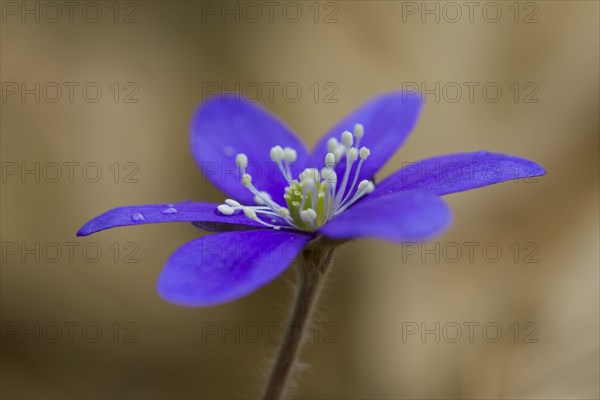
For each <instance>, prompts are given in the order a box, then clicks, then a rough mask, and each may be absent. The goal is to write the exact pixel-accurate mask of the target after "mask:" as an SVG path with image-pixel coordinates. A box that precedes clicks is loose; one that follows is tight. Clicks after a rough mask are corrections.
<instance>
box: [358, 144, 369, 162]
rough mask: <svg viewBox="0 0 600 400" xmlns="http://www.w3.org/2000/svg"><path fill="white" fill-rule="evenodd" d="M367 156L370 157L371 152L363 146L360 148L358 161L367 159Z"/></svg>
mask: <svg viewBox="0 0 600 400" xmlns="http://www.w3.org/2000/svg"><path fill="white" fill-rule="evenodd" d="M369 155H371V150H369V149H368V148H366V147H364V146H363V147H361V148H360V159H361V160H363V161H364V160H366V159H367V157H369Z"/></svg>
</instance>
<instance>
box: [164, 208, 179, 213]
mask: <svg viewBox="0 0 600 400" xmlns="http://www.w3.org/2000/svg"><path fill="white" fill-rule="evenodd" d="M161 212H162V213H163V214H177V210H176V209H175V208H173V207H169V208H166V209H164V210H162V211H161Z"/></svg>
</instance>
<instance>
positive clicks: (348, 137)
mask: <svg viewBox="0 0 600 400" xmlns="http://www.w3.org/2000/svg"><path fill="white" fill-rule="evenodd" d="M353 143H354V137H353V136H352V134H351V133H350V132H348V131H344V133H342V144H343V145H344V146H346V148H347V149H349V148H350V147H352V144H353Z"/></svg>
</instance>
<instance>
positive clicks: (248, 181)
mask: <svg viewBox="0 0 600 400" xmlns="http://www.w3.org/2000/svg"><path fill="white" fill-rule="evenodd" d="M251 184H252V177H251V176H250V174H244V175H242V185H244V186H246V187H248V186H250V185H251Z"/></svg>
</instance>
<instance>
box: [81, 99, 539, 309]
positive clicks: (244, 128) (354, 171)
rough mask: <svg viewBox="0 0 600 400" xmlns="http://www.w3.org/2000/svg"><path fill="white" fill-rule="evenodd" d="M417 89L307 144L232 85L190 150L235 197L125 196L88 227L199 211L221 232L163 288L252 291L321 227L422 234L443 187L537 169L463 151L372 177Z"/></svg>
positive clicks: (204, 298) (199, 125) (205, 294)
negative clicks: (126, 202) (132, 199)
mask: <svg viewBox="0 0 600 400" xmlns="http://www.w3.org/2000/svg"><path fill="white" fill-rule="evenodd" d="M421 104H422V101H421V98H420V97H419V96H416V95H411V94H408V93H402V92H394V93H389V94H385V95H382V96H379V97H376V98H374V99H372V100H370V101H369V102H367V103H366V104H364V105H363V106H362V107H360V108H359V109H357V110H355V111H354V112H353V113H351V114H350V115H349V116H347V117H346V118H344V119H343V120H342V121H341V122H339V123H338V124H337V125H335V126H334V127H333V128H332V129H331V130H330V131H329V132H328V133H327V134H325V136H324V137H323V138H322V139H321V141H319V143H318V144H317V145H316V147H315V149H314V150H313V151H312V152H309V151H308V150H307V148H306V147H305V145H304V144H303V143H302V142H301V141H300V140H299V139H298V138H297V137H296V136H294V134H293V133H292V132H291V131H290V130H289V129H288V128H287V127H286V126H285V125H284V124H283V123H282V122H280V121H279V120H278V119H277V118H275V117H274V116H272V115H271V114H270V113H268V112H267V111H265V110H264V109H262V108H261V107H259V106H257V105H255V104H253V103H251V102H249V101H247V100H244V99H240V98H239V97H238V96H236V95H225V94H221V95H217V96H214V97H212V98H211V99H209V100H208V101H206V102H205V103H204V104H203V105H202V106H201V107H200V108H199V109H198V111H197V112H196V114H195V115H194V117H193V121H192V126H191V147H192V153H193V155H194V157H195V159H196V161H197V162H198V164H199V165H200V167H201V168H202V170H203V172H204V173H205V175H206V176H207V177H208V178H209V179H210V180H211V181H212V183H213V184H214V185H215V186H217V187H218V188H219V189H221V190H222V191H223V192H224V193H226V194H227V195H228V196H229V197H230V198H229V199H227V200H226V201H225V203H224V204H221V205H217V204H210V203H199V202H182V203H173V204H153V205H139V206H127V207H119V208H115V209H113V210H110V211H108V212H106V213H104V214H102V215H99V216H98V217H96V218H94V219H92V220H91V221H89V222H88V223H86V224H85V225H84V226H83V227H82V228H81V229H80V230H79V232H78V233H77V234H78V235H79V236H86V235H90V234H92V233H95V232H98V231H101V230H104V229H108V228H113V227H117V226H128V225H141V224H149V223H159V222H192V223H193V224H194V225H196V226H198V227H202V228H204V229H206V230H209V231H213V232H218V233H216V234H212V235H208V236H204V237H201V238H198V239H195V240H192V241H191V242H189V243H187V244H185V245H183V246H182V247H181V248H179V249H178V250H177V251H175V253H174V254H173V255H172V256H171V257H170V258H169V260H168V261H167V263H166V266H165V268H164V270H163V271H162V273H161V275H160V278H159V281H158V292H159V294H160V295H161V296H162V297H163V298H164V299H166V300H167V301H170V302H172V303H175V304H179V305H184V306H209V305H215V304H220V303H225V302H228V301H231V300H235V299H237V298H240V297H242V296H245V295H247V294H249V293H251V292H253V291H254V290H256V289H258V288H259V287H261V286H263V285H265V284H267V283H268V282H270V281H272V280H273V279H275V278H276V277H277V276H279V275H280V274H281V273H283V271H284V270H285V269H286V268H287V267H288V265H289V264H290V263H291V262H292V261H293V259H294V258H295V257H296V256H297V255H298V254H299V253H300V251H301V250H302V248H303V246H305V245H306V244H307V243H308V242H310V241H311V240H313V239H315V238H316V237H326V238H329V239H331V240H333V241H345V240H350V239H355V238H360V237H370V238H379V239H385V240H391V241H396V242H405V241H422V240H426V239H429V238H432V237H433V236H434V235H437V234H439V233H440V232H442V231H443V230H445V229H446V228H447V227H448V226H449V225H450V222H451V214H450V211H449V209H448V207H447V206H446V204H445V203H444V201H443V200H442V199H441V197H440V196H442V195H445V194H449V193H455V192H461V191H464V190H469V189H474V188H478V187H481V186H486V185H491V184H494V183H498V182H503V181H507V180H511V179H518V178H525V177H532V176H539V175H543V174H544V173H545V170H544V168H542V167H541V166H540V165H538V164H536V163H534V162H532V161H528V160H526V159H523V158H519V157H515V156H510V155H504V154H497V153H488V152H485V151H479V152H473V153H458V154H450V155H445V156H438V157H434V158H429V159H425V160H422V161H419V162H416V163H414V164H410V165H408V166H406V167H404V168H402V169H400V170H398V171H396V172H394V173H393V174H391V175H390V176H389V177H387V178H386V179H384V180H383V181H381V182H380V183H378V184H375V183H374V175H375V173H376V172H377V171H378V170H379V169H380V168H381V167H382V166H383V165H384V164H385V162H386V161H387V160H388V159H389V158H390V157H391V156H392V154H394V152H395V151H396V150H397V149H398V147H400V145H402V143H403V142H404V140H405V139H406V137H407V136H408V133H409V132H410V131H411V130H412V128H413V127H414V125H415V123H416V121H417V118H418V116H419V112H420V109H421Z"/></svg>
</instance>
